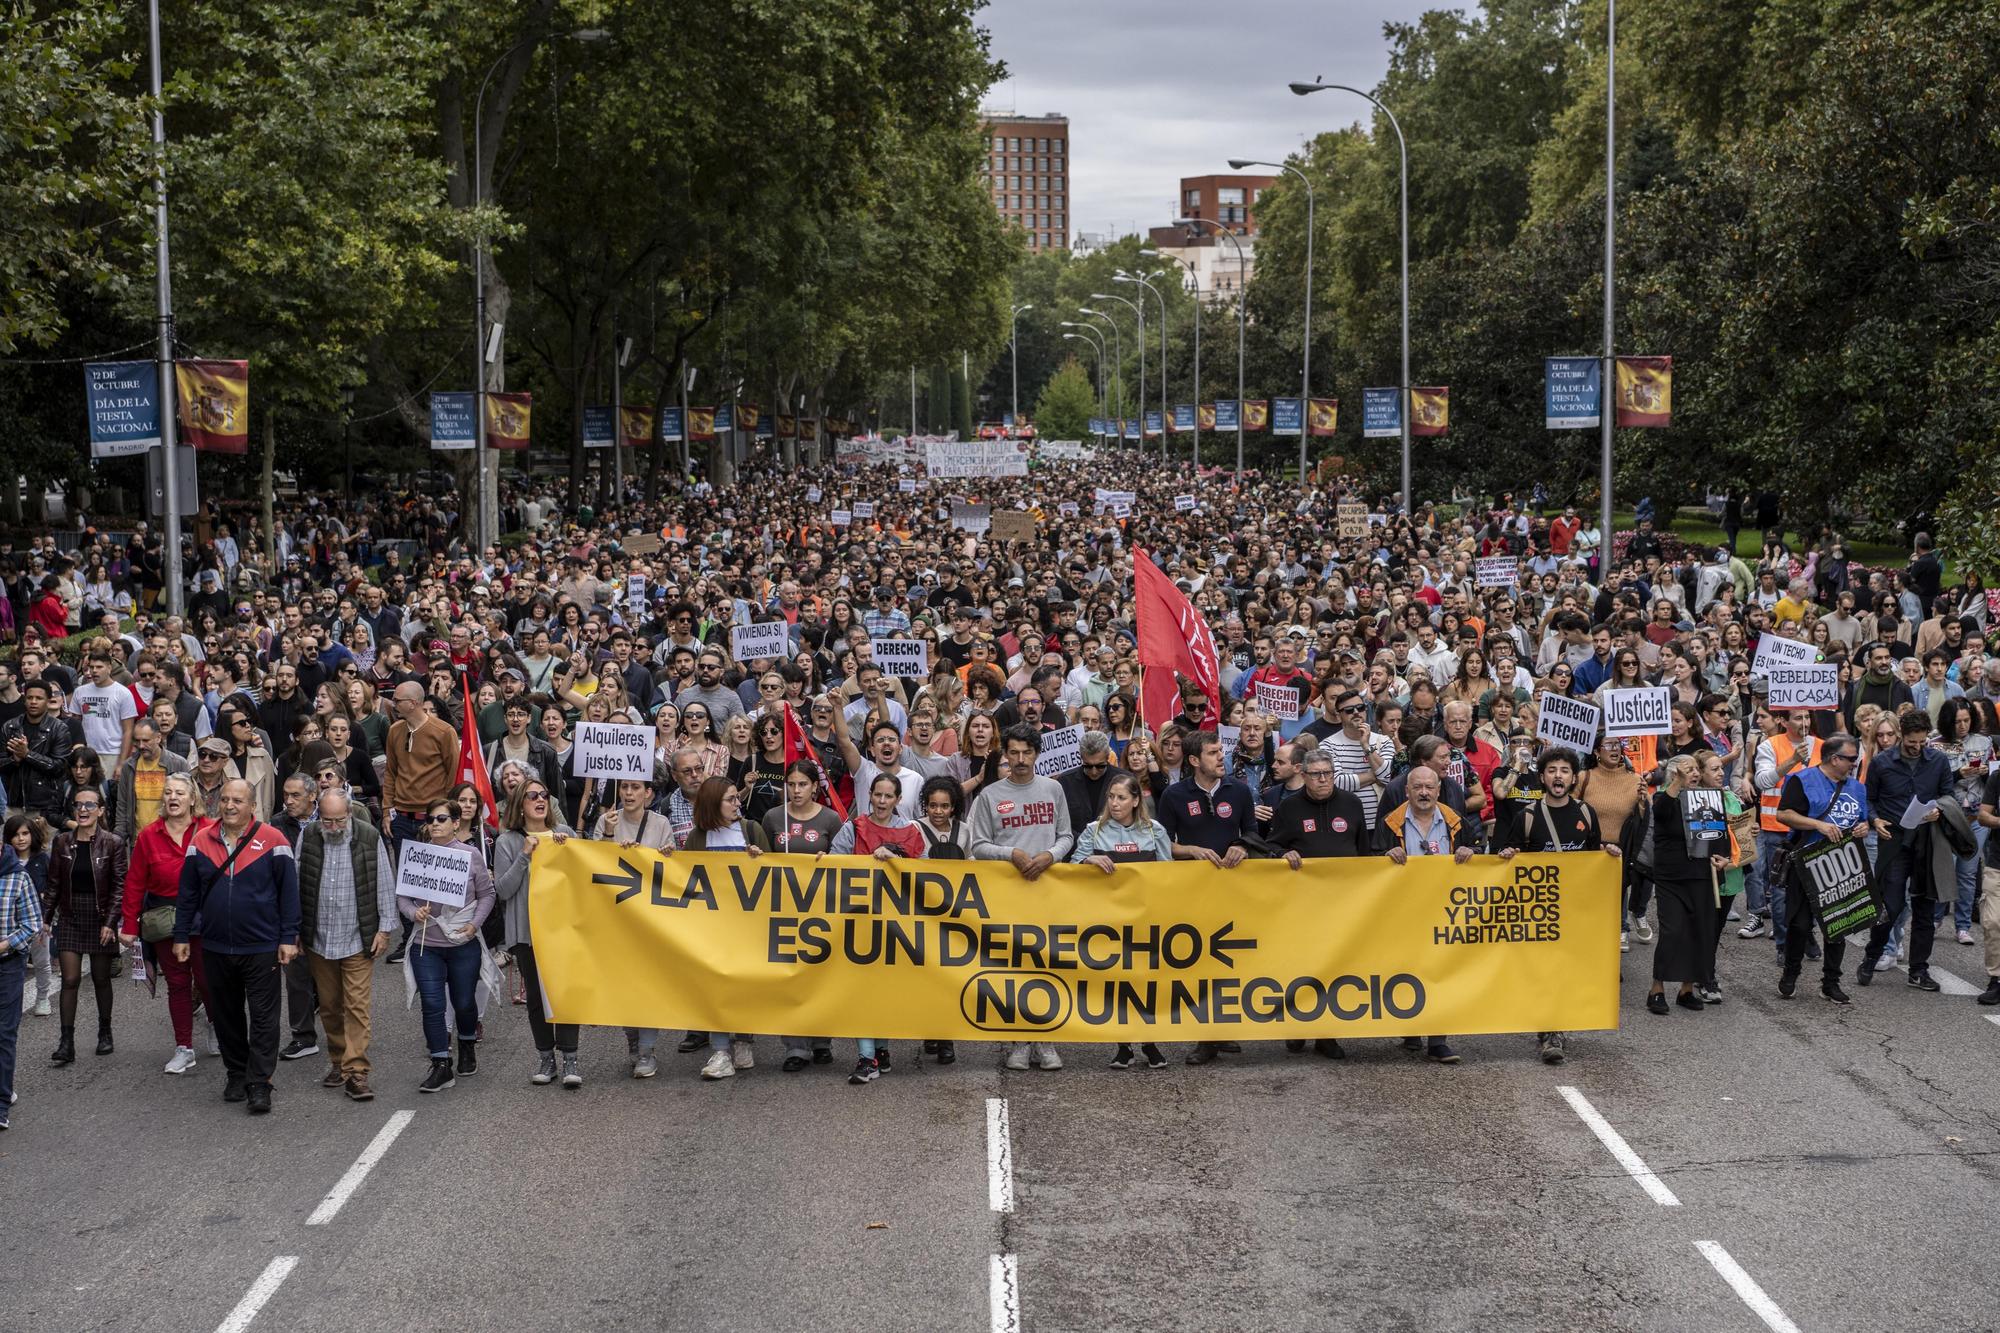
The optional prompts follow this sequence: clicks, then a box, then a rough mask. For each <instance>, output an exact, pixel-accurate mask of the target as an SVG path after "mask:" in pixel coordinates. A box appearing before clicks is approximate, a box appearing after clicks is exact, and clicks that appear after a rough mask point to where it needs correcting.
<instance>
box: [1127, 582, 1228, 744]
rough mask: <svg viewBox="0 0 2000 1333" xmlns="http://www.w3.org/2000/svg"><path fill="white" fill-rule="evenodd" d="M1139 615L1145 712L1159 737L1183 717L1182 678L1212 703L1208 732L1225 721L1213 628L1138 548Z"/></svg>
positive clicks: (1142, 708) (1204, 720)
mask: <svg viewBox="0 0 2000 1333" xmlns="http://www.w3.org/2000/svg"><path fill="white" fill-rule="evenodd" d="M1132 591H1133V615H1134V619H1135V620H1136V621H1137V627H1138V631H1139V664H1140V665H1141V666H1143V667H1145V668H1146V669H1147V670H1146V679H1145V683H1144V685H1143V687H1142V688H1141V690H1140V695H1139V712H1140V714H1141V715H1142V716H1143V718H1144V719H1145V722H1146V725H1147V726H1149V727H1152V728H1153V729H1154V730H1155V731H1157V730H1159V728H1161V727H1163V726H1165V725H1166V724H1167V723H1168V722H1171V721H1172V720H1173V719H1174V718H1175V717H1177V716H1179V715H1180V711H1181V710H1180V686H1179V685H1178V683H1176V681H1175V680H1174V673H1175V672H1179V673H1180V674H1181V675H1183V676H1186V677H1187V678H1188V679H1189V680H1191V681H1193V682H1194V683H1195V684H1196V685H1197V686H1199V687H1200V688H1201V692H1202V694H1203V695H1205V696H1207V699H1208V710H1207V712H1206V713H1205V714H1204V716H1203V718H1202V725H1203V726H1204V727H1211V728H1212V727H1214V726H1215V725H1216V724H1217V723H1218V722H1220V721H1221V720H1222V663H1221V657H1220V656H1219V655H1218V654H1217V652H1216V651H1215V638H1214V636H1213V635H1211V634H1210V633H1209V632H1208V622H1207V621H1205V620H1203V619H1202V618H1201V614H1200V613H1199V612H1197V611H1196V610H1195V609H1194V606H1193V604H1192V603H1190V602H1189V601H1188V599H1187V597H1186V595H1185V594H1184V593H1182V592H1181V590H1180V589H1179V588H1176V587H1175V586H1174V583H1173V580H1172V579H1170V578H1168V577H1167V576H1166V575H1165V574H1164V573H1162V572H1161V571H1160V567H1159V566H1158V565H1155V564H1154V563H1153V562H1152V559H1151V558H1150V557H1148V556H1147V554H1146V553H1145V552H1144V551H1142V550H1140V549H1139V548H1138V547H1136V546H1135V547H1133V548H1132Z"/></svg>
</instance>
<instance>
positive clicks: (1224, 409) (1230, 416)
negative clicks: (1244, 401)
mask: <svg viewBox="0 0 2000 1333" xmlns="http://www.w3.org/2000/svg"><path fill="white" fill-rule="evenodd" d="M1238 406H1239V404H1238V403H1237V402H1236V400H1235V399H1233V398H1231V399H1225V400H1223V401H1220V402H1217V403H1216V405H1215V428H1216V429H1217V430H1235V429H1236V428H1237V423H1238V422H1239V421H1241V420H1242V418H1241V417H1240V416H1239V415H1238V411H1237V409H1238ZM1244 429H1245V430H1247V429H1249V427H1248V426H1247V425H1246V426H1244Z"/></svg>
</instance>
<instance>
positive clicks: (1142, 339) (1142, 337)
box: [1090, 292, 1166, 453]
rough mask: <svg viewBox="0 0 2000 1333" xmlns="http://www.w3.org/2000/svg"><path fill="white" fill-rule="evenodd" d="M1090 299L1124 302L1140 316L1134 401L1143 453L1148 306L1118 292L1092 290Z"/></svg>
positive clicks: (1144, 444)
mask: <svg viewBox="0 0 2000 1333" xmlns="http://www.w3.org/2000/svg"><path fill="white" fill-rule="evenodd" d="M1090 299H1091V300H1093V301H1119V302H1122V303H1123V304H1124V305H1125V306H1126V307H1127V308H1128V309H1130V310H1131V312H1132V313H1133V314H1134V315H1135V316H1137V317H1138V320H1139V392H1138V394H1137V395H1136V396H1135V399H1134V401H1136V402H1137V403H1138V404H1139V451H1140V452H1141V453H1144V452H1145V450H1146V307H1144V306H1142V305H1140V304H1139V303H1138V302H1137V301H1131V300H1127V299H1126V298H1125V297H1122V296H1120V295H1119V294H1118V293H1117V292H1092V293H1091V294H1090ZM1165 428H1166V423H1165V422H1162V423H1161V430H1162V432H1164V431H1165Z"/></svg>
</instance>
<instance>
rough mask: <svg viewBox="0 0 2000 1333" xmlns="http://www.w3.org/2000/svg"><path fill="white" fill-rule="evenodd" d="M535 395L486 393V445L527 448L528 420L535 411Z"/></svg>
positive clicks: (501, 447) (492, 447) (502, 447)
mask: <svg viewBox="0 0 2000 1333" xmlns="http://www.w3.org/2000/svg"><path fill="white" fill-rule="evenodd" d="M534 403H535V396H534V395H533V394H529V393H489V394H487V395H486V447H487V448H488V449H525V448H527V447H528V422H529V418H530V417H531V415H532V414H533V411H534Z"/></svg>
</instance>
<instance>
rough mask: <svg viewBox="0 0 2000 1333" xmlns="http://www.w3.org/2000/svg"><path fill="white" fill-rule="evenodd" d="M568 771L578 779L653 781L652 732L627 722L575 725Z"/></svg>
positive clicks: (649, 729)
mask: <svg viewBox="0 0 2000 1333" xmlns="http://www.w3.org/2000/svg"><path fill="white" fill-rule="evenodd" d="M569 771H570V772H571V773H573V774H574V775H576V776H577V777H580V778H635V779H637V780H638V781H640V782H651V781H652V780H653V729H652V728H651V727H642V726H636V725H634V724H632V723H630V722H579V723H577V724H576V744H574V745H573V746H571V747H570V769H569Z"/></svg>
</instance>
